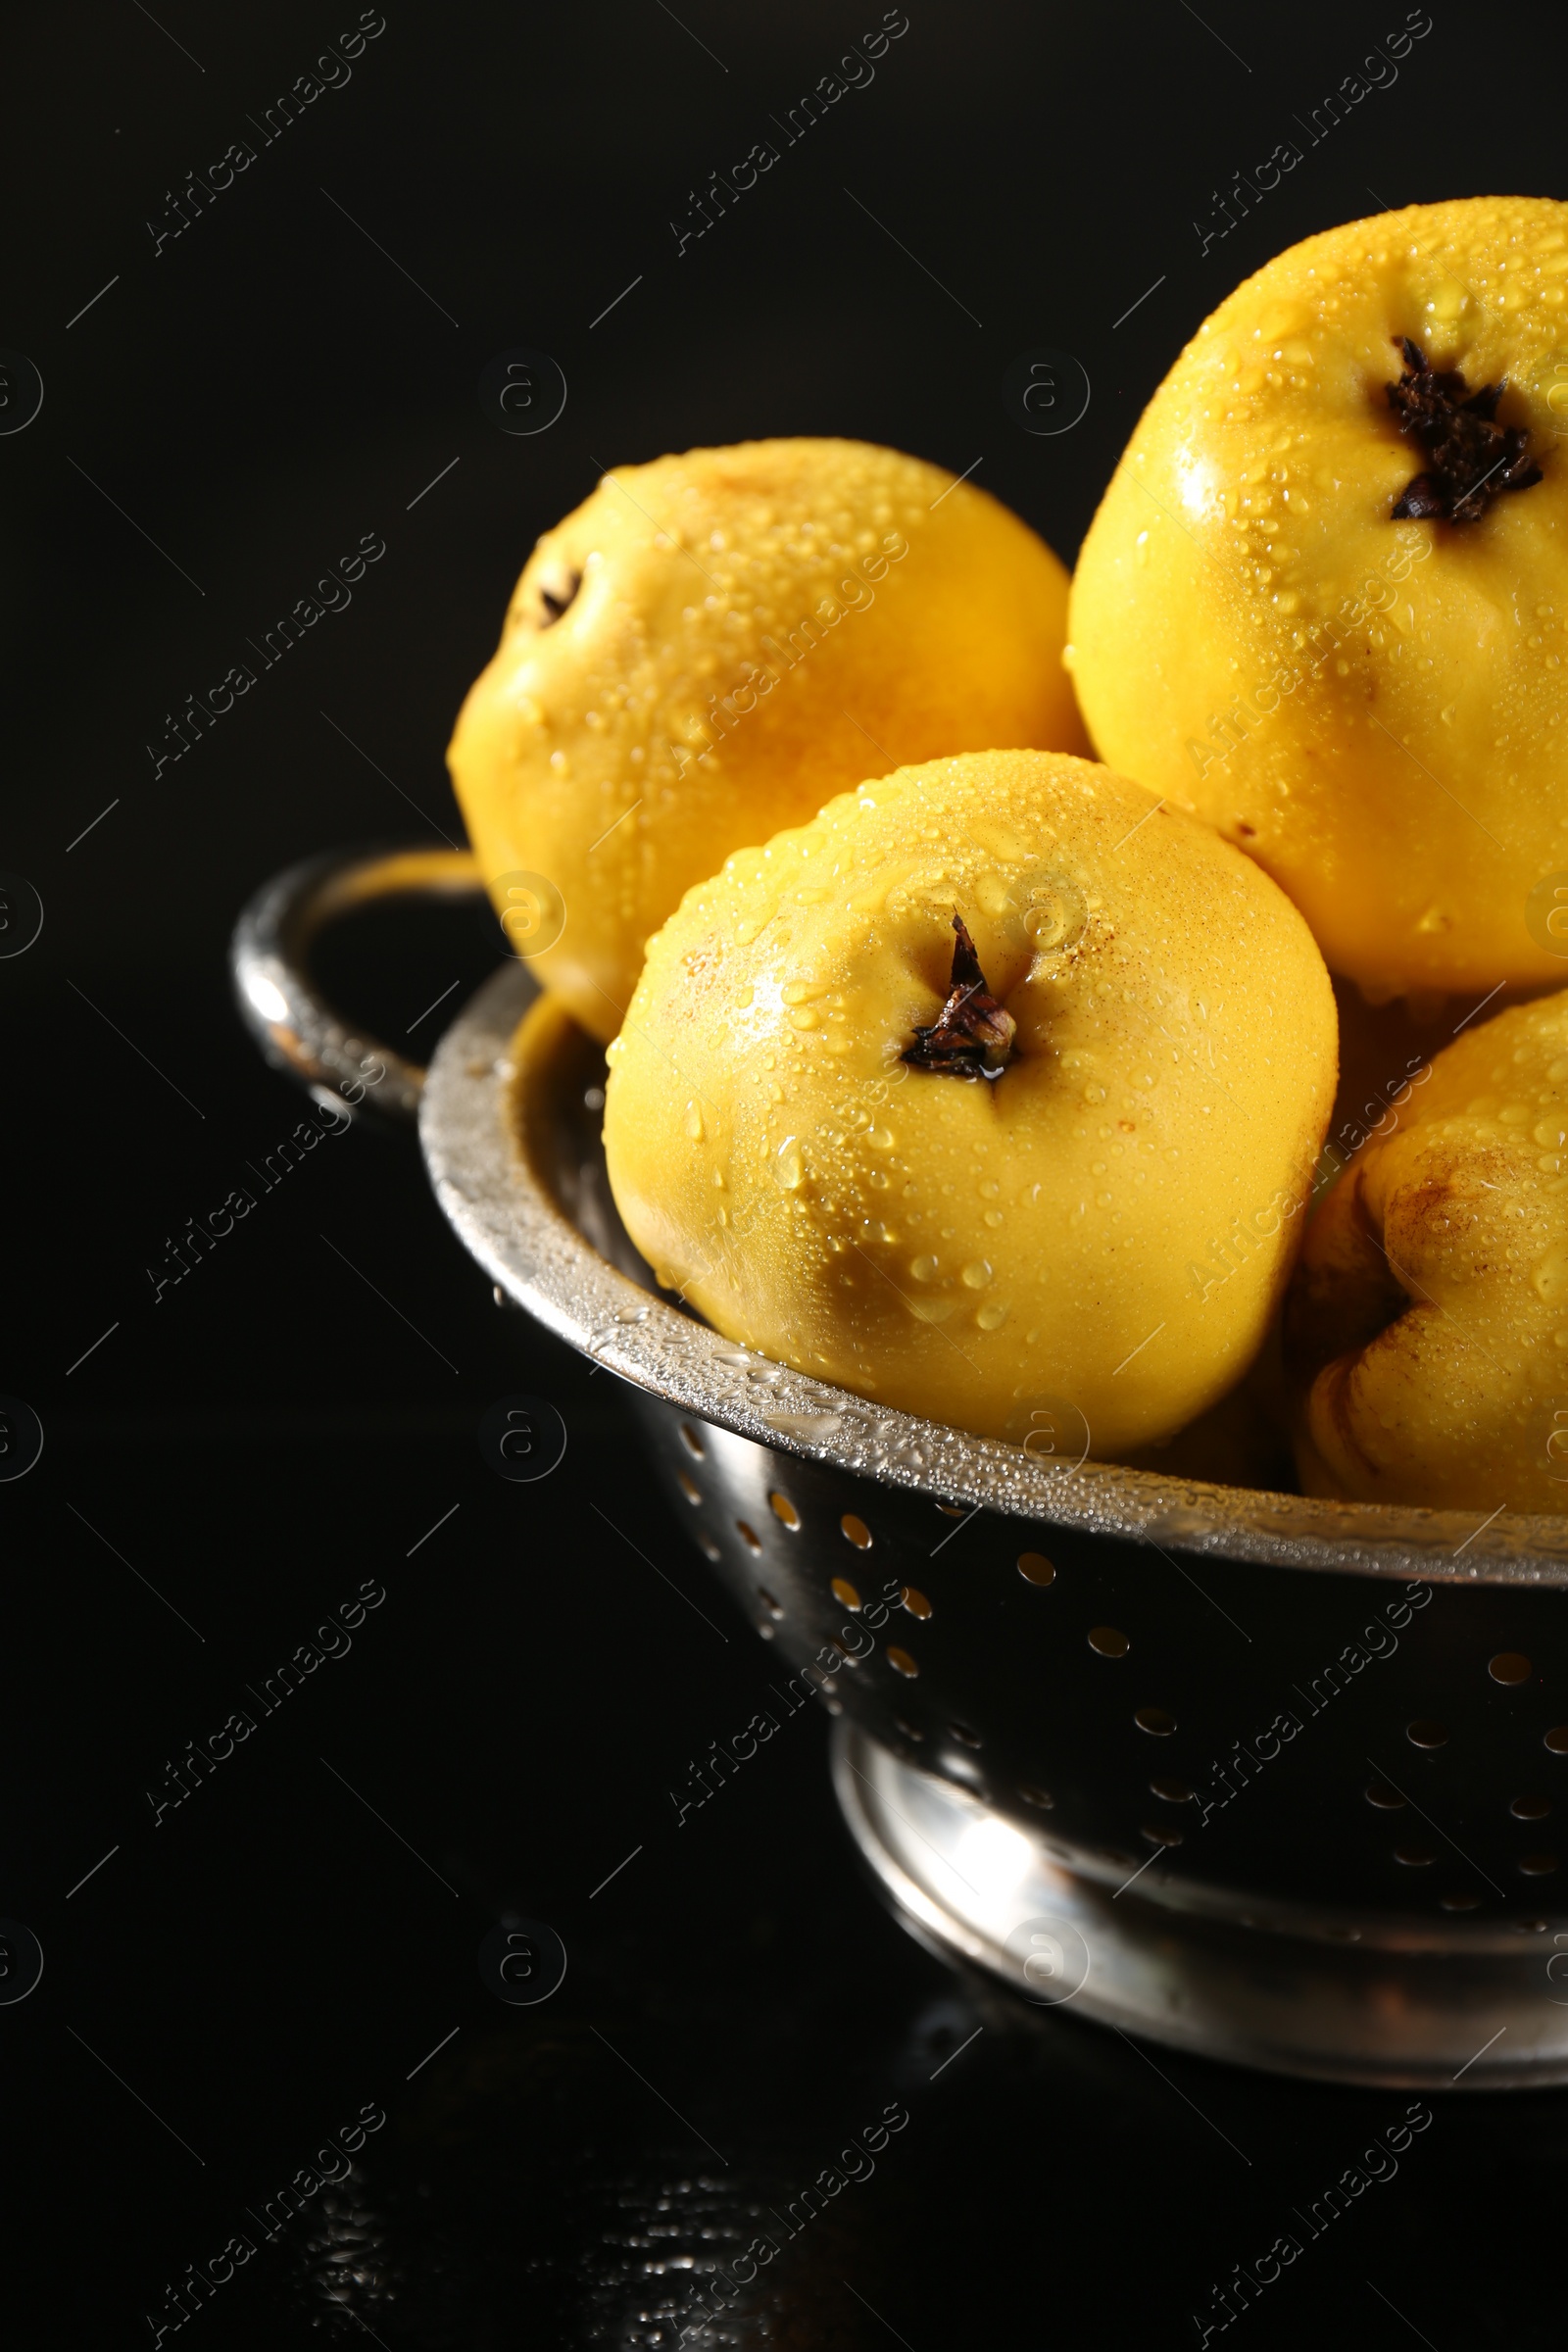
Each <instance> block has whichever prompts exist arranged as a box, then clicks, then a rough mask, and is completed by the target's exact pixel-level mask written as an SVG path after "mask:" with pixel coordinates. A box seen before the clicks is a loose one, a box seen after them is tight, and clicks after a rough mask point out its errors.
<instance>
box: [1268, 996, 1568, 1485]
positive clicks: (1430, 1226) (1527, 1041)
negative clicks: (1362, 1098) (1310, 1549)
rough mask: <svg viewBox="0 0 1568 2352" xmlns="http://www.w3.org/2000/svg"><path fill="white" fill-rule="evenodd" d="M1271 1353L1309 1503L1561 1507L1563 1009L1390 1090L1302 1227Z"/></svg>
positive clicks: (1565, 1436) (1486, 1032) (1552, 1005)
mask: <svg viewBox="0 0 1568 2352" xmlns="http://www.w3.org/2000/svg"><path fill="white" fill-rule="evenodd" d="M1286 1349H1287V1361H1288V1364H1289V1366H1290V1368H1291V1370H1292V1372H1293V1374H1294V1376H1295V1380H1296V1383H1297V1387H1298V1394H1299V1423H1298V1434H1297V1461H1298V1467H1299V1472H1300V1476H1301V1481H1302V1484H1303V1486H1304V1487H1305V1489H1306V1491H1307V1493H1308V1494H1312V1495H1343V1496H1347V1497H1349V1498H1352V1499H1355V1500H1359V1501H1366V1502H1404V1503H1427V1504H1431V1505H1442V1504H1449V1505H1455V1506H1472V1507H1474V1508H1475V1509H1476V1510H1480V1511H1493V1510H1496V1509H1498V1508H1499V1507H1500V1506H1502V1505H1503V1504H1506V1505H1507V1507H1508V1508H1509V1509H1510V1510H1514V1511H1561V1510H1562V1509H1564V1508H1565V1507H1568V1506H1565V1497H1568V995H1561V996H1555V997H1546V998H1543V999H1539V1000H1538V1001H1537V1002H1536V1003H1535V1004H1532V1005H1516V1006H1514V1007H1513V1008H1512V1009H1511V1010H1509V1011H1507V1012H1502V1013H1499V1014H1498V1015H1497V1017H1496V1018H1495V1020H1492V1021H1488V1022H1487V1023H1486V1024H1485V1025H1484V1026H1483V1027H1481V1028H1479V1029H1475V1030H1472V1031H1471V1032H1469V1033H1468V1034H1467V1035H1464V1036H1461V1037H1460V1038H1459V1039H1458V1040H1457V1041H1456V1042H1455V1043H1454V1044H1452V1045H1450V1046H1448V1047H1446V1049H1445V1051H1444V1052H1443V1053H1441V1054H1438V1056H1437V1058H1436V1059H1435V1060H1434V1061H1433V1062H1432V1063H1431V1064H1430V1065H1428V1066H1427V1067H1425V1068H1424V1069H1422V1070H1421V1071H1419V1072H1418V1073H1417V1074H1416V1075H1415V1076H1414V1077H1413V1078H1411V1079H1409V1080H1408V1081H1407V1082H1406V1083H1405V1084H1404V1085H1402V1086H1401V1087H1400V1088H1398V1089H1397V1090H1396V1093H1395V1099H1394V1103H1393V1118H1392V1119H1391V1121H1390V1123H1389V1124H1387V1125H1386V1127H1385V1128H1384V1130H1383V1131H1382V1132H1380V1134H1379V1135H1378V1136H1377V1137H1375V1138H1374V1140H1373V1141H1372V1142H1370V1143H1368V1144H1367V1145H1366V1146H1365V1147H1364V1148H1363V1150H1362V1151H1361V1152H1360V1154H1359V1156H1358V1157H1357V1158H1355V1159H1353V1160H1352V1161H1351V1162H1350V1165H1349V1166H1348V1169H1347V1170H1346V1172H1345V1173H1344V1175H1343V1176H1342V1177H1341V1178H1340V1180H1339V1182H1338V1183H1337V1184H1336V1185H1335V1187H1334V1189H1333V1191H1332V1192H1330V1193H1329V1194H1328V1196H1327V1197H1326V1199H1325V1200H1324V1201H1323V1204H1322V1207H1321V1208H1320V1209H1319V1211H1318V1213H1317V1215H1316V1217H1315V1218H1314V1219H1313V1221H1312V1223H1311V1225H1310V1227H1309V1228H1308V1231H1307V1237H1306V1244H1305V1248H1304V1250H1303V1252H1302V1256H1301V1262H1300V1265H1299V1268H1298V1270H1297V1275H1296V1280H1295V1283H1294V1285H1293V1287H1292V1291H1291V1296H1290V1299H1289V1303H1288V1307H1287V1314H1286Z"/></svg>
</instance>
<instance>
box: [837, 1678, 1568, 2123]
mask: <svg viewBox="0 0 1568 2352" xmlns="http://www.w3.org/2000/svg"><path fill="white" fill-rule="evenodd" d="M833 1777H834V1785H835V1788H836V1790H837V1793H838V1799H839V1803H840V1805H841V1806H842V1808H843V1811H844V1815H845V1818H846V1820H847V1821H848V1823H849V1826H850V1829H851V1831H852V1832H853V1834H854V1837H855V1839H856V1842H857V1843H858V1846H859V1848H860V1851H861V1853H862V1855H863V1856H864V1858H865V1860H866V1861H867V1863H868V1864H869V1865H870V1867H871V1870H872V1871H873V1873H874V1874H875V1876H876V1878H877V1880H878V1881H879V1883H880V1885H881V1887H882V1889H883V1891H884V1892H885V1893H886V1895H887V1896H888V1897H889V1898H890V1899H891V1901H892V1904H893V1907H894V1909H895V1911H896V1913H897V1914H898V1916H899V1918H900V1919H901V1920H902V1922H903V1924H904V1925H905V1926H906V1927H907V1928H908V1929H909V1931H910V1933H911V1934H913V1935H914V1936H917V1937H918V1938H919V1939H920V1940H921V1941H922V1942H924V1943H926V1944H927V1945H928V1946H930V1947H931V1948H933V1949H935V1950H936V1951H938V1952H939V1953H941V1954H943V1955H945V1956H954V1955H956V1956H958V1957H960V1958H962V1959H964V1960H967V1961H971V1962H973V1963H976V1964H977V1965H978V1966H980V1967H982V1968H985V1969H989V1970H990V1971H991V1972H992V1973H993V1974H994V1975H996V1976H999V1977H1001V1978H1002V1979H1003V1980H1004V1981H1005V1983H1007V1984H1008V1985H1011V1986H1012V1987H1013V1988H1014V1989H1015V1990H1016V1991H1018V1992H1019V1993H1020V1994H1022V1995H1023V1996H1024V1997H1025V1998H1027V1999H1029V2000H1031V2001H1034V2002H1036V2003H1037V2004H1039V2005H1041V2006H1042V2007H1063V2008H1070V2009H1071V2010H1073V2011H1075V2012H1076V2013H1077V2014H1078V2015H1079V2016H1082V2017H1090V2018H1094V2019H1097V2020H1099V2021H1100V2022H1102V2023H1103V2024H1106V2025H1112V2026H1118V2027H1120V2028H1121V2029H1122V2030H1123V2032H1125V2033H1128V2034H1143V2035H1145V2036H1146V2037H1149V2038H1151V2039H1153V2040H1155V2041H1163V2042H1170V2043H1173V2044H1174V2045H1176V2046H1177V2047H1178V2048H1181V2049H1186V2050H1192V2051H1196V2052H1199V2053H1201V2055H1202V2056H1204V2057H1207V2058H1222V2059H1227V2060H1230V2061H1231V2062H1232V2063H1234V2064H1237V2065H1244V2066H1254V2067H1262V2068H1265V2069H1267V2070H1269V2071H1270V2072H1272V2073H1276V2074H1290V2075H1310V2076H1316V2077H1319V2078H1323V2079H1326V2080H1329V2081H1333V2082H1362V2083H1382V2084H1389V2085H1396V2086H1410V2087H1414V2088H1419V2089H1446V2088H1448V2087H1450V2086H1452V2087H1455V2088H1457V2089H1460V2090H1501V2089H1523V2088H1533V2087H1536V2086H1544V2085H1546V2084H1549V2083H1558V2082H1568V1982H1565V1983H1563V1984H1561V1985H1558V1984H1554V1983H1553V1982H1552V1981H1551V1977H1550V1976H1548V1963H1549V1961H1550V1958H1551V1948H1552V1946H1551V1937H1550V1936H1549V1935H1546V1934H1543V1933H1537V1934H1532V1933H1530V1932H1529V1931H1528V1930H1521V1929H1520V1928H1518V1927H1508V1928H1502V1929H1498V1928H1493V1929H1490V1930H1489V1929H1478V1928H1477V1927H1475V1926H1471V1927H1469V1928H1467V1927H1466V1926H1465V1925H1464V1924H1463V1923H1458V1922H1456V1923H1455V1924H1454V1925H1453V1926H1451V1927H1432V1928H1428V1927H1427V1926H1425V1925H1422V1926H1420V1927H1419V1928H1417V1927H1415V1926H1413V1925H1412V1924H1411V1923H1408V1922H1400V1921H1397V1920H1394V1919H1383V1920H1375V1919H1371V1918H1368V1919H1366V1920H1364V1921H1363V1922H1361V1923H1359V1924H1358V1925H1349V1924H1348V1922H1347V1921H1346V1920H1345V1919H1342V1918H1337V1917H1335V1916H1334V1915H1331V1914H1329V1913H1327V1912H1325V1913H1324V1914H1323V1915H1322V1917H1321V1919H1319V1918H1318V1917H1317V1916H1316V1915H1314V1914H1312V1913H1310V1912H1306V1911H1301V1912H1299V1913H1297V1914H1296V1915H1295V1916H1294V1917H1293V1918H1292V1919H1291V1920H1290V1921H1289V1922H1288V1923H1281V1922H1274V1923H1271V1924H1268V1925H1260V1924H1258V1923H1257V1922H1256V1920H1255V1919H1254V1918H1253V1917H1252V1915H1251V1914H1250V1911H1249V1909H1248V1905H1247V1903H1246V1901H1245V1900H1244V1899H1242V1898H1239V1897H1234V1896H1229V1895H1226V1894H1225V1893H1223V1892H1222V1891H1220V1890H1217V1889H1214V1888H1204V1887H1196V1886H1193V1885H1185V1886H1184V1885H1182V1884H1181V1883H1180V1882H1177V1881H1175V1879H1174V1876H1173V1875H1167V1877H1166V1880H1165V1883H1164V1884H1163V1885H1162V1886H1160V1887H1159V1888H1158V1890H1157V1891H1155V1892H1151V1891H1150V1890H1149V1889H1148V1888H1147V1887H1146V1886H1145V1885H1144V1884H1143V1883H1142V1882H1140V1881H1134V1882H1133V1883H1131V1884H1127V1883H1125V1882H1124V1883H1122V1884H1120V1885H1118V1883H1117V1877H1116V1875H1112V1876H1109V1877H1106V1876H1104V1875H1103V1866H1101V1869H1100V1870H1098V1871H1097V1867H1096V1865H1095V1863H1094V1860H1093V1858H1092V1857H1089V1856H1085V1857H1084V1861H1085V1864H1086V1866H1087V1867H1086V1868H1084V1869H1081V1870H1080V1869H1077V1868H1074V1867H1071V1866H1069V1865H1067V1864H1064V1863H1063V1862H1062V1861H1060V1860H1059V1859H1057V1858H1056V1857H1055V1856H1054V1855H1053V1854H1052V1853H1051V1852H1050V1851H1048V1849H1047V1846H1046V1844H1045V1843H1044V1841H1043V1840H1042V1839H1041V1838H1035V1837H1031V1836H1029V1835H1028V1834H1027V1833H1026V1832H1025V1831H1024V1830H1022V1829H1020V1828H1019V1826H1018V1825H1017V1823H1016V1822H1014V1821H1011V1820H1008V1819H1005V1818H1004V1817H1003V1815H1001V1814H1000V1813H997V1812H994V1811H992V1810H991V1809H990V1808H989V1807H988V1806H986V1805H985V1804H983V1803H982V1802H981V1801H980V1800H979V1799H978V1798H976V1797H973V1796H971V1795H969V1794H968V1793H967V1792H965V1791H964V1790H962V1789H957V1788H956V1787H955V1786H954V1785H953V1784H952V1783H950V1782H947V1781H943V1780H939V1779H937V1778H936V1777H935V1776H934V1775H932V1774H930V1773H925V1772H921V1771H918V1770H917V1769H916V1768H915V1767H914V1766H912V1765H909V1764H906V1763H904V1762H902V1761H901V1760H900V1759H899V1758H898V1757H897V1756H896V1755H894V1754H893V1752H892V1751H891V1749H889V1748H886V1747H884V1746H883V1745H882V1744H881V1743H880V1741H878V1740H873V1739H872V1738H870V1737H869V1736H868V1735H867V1734H866V1733H865V1732H864V1731H862V1730H861V1729H859V1727H858V1726H857V1725H855V1724H854V1723H852V1722H851V1721H850V1720H849V1719H848V1718H845V1719H842V1720H841V1721H840V1722H839V1723H838V1724H837V1725H835V1727H834V1745H833ZM1554 1973H1560V1974H1562V1975H1564V1976H1565V1977H1568V1967H1565V1968H1564V1969H1563V1970H1562V1971H1560V1972H1554Z"/></svg>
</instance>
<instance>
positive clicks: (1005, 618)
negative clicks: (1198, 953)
mask: <svg viewBox="0 0 1568 2352" xmlns="http://www.w3.org/2000/svg"><path fill="white" fill-rule="evenodd" d="M1066 601H1067V576H1066V573H1065V571H1064V570H1063V568H1062V566H1061V564H1059V563H1058V562H1057V560H1056V558H1055V557H1054V555H1053V554H1052V552H1051V550H1050V549H1049V548H1048V547H1047V546H1046V545H1045V544H1044V542H1043V541H1042V540H1040V539H1038V538H1037V537H1036V536H1035V534H1034V532H1033V531H1031V530H1030V529H1029V528H1028V527H1027V525H1025V524H1024V523H1022V522H1020V521H1019V519H1018V517H1017V516H1016V515H1012V514H1010V513H1009V512H1008V510H1007V509H1006V508H1005V507H1003V506H1000V505H999V504H998V502H997V501H996V500H995V499H993V498H990V497H988V496H987V495H986V493H985V492H984V491H983V490H979V489H976V488H975V487H974V485H973V484H972V483H968V482H956V481H955V479H954V476H953V475H952V474H951V473H949V472H947V471H946V470H945V469H944V468H942V467H941V466H928V465H925V464H923V463H922V462H921V461H920V460H919V459H917V458H908V457H904V456H901V455H900V453H899V452H898V451H896V450H891V449H876V448H871V447H868V446H867V445H866V444H865V443H863V442H858V441H839V440H788V441H754V442H746V443H743V444H741V445H740V446H738V447H736V448H729V449H697V450H692V451H690V452H688V454H687V455H686V456H685V457H668V458H661V459H659V460H657V461H656V462H655V463H654V464H653V465H648V466H626V467H623V468H622V469H620V470H618V471H617V472H615V473H607V474H604V475H603V476H602V477H601V479H600V482H599V485H598V487H597V489H595V491H594V492H593V494H592V496H591V497H589V498H588V499H586V500H585V501H584V503H583V505H582V506H580V507H579V508H578V509H577V511H576V513H575V514H573V515H567V517H566V519H565V521H564V522H563V523H561V524H560V525H559V526H558V527H557V528H556V529H555V530H553V531H547V532H546V533H545V535H544V537H543V538H542V539H541V540H540V541H539V544H538V546H537V547H536V548H535V549H534V552H533V554H532V555H531V556H530V558H529V559H528V563H527V565H526V567H525V568H524V571H523V574H522V577H521V579H520V580H519V581H518V582H517V586H516V589H515V593H514V595H513V599H512V604H511V607H510V609H509V611H508V613H507V619H506V626H505V629H504V632H503V634H502V639H501V645H500V649H499V651H498V652H497V654H496V656H495V659H494V660H493V661H492V662H491V663H490V665H489V667H488V668H487V669H486V670H485V671H484V672H483V674H482V675H481V676H480V678H479V679H478V680H477V682H476V684H475V685H474V687H473V688H472V691H471V692H470V693H469V695H468V698H467V700H466V703H465V704H464V706H463V711H462V712H461V714H460V716H459V719H458V724H457V731H456V733H455V734H454V736H453V739H452V744H451V747H450V749H449V752H448V755H447V757H448V760H449V761H450V764H451V769H452V779H453V783H454V785H455V786H456V788H457V794H458V799H459V801H460V803H461V805H462V808H463V812H464V816H465V818H466V822H467V826H468V833H469V838H470V839H471V841H472V843H473V847H474V850H475V852H476V854H477V857H478V859H479V863H480V867H481V871H482V872H483V874H484V876H485V878H486V881H487V883H488V885H489V887H490V889H491V892H492V896H493V898H494V900H495V903H496V907H497V910H498V912H499V913H500V914H501V917H502V920H503V923H504V925H506V926H507V927H508V928H509V931H510V932H511V934H512V936H513V939H514V944H515V947H516V949H517V951H518V952H519V953H520V954H522V955H524V956H530V957H531V958H532V959H533V963H534V969H535V970H536V971H537V973H538V975H539V977H540V979H541V980H542V981H543V982H544V983H545V985H546V986H547V987H549V988H551V989H554V990H556V991H557V992H558V993H559V994H560V995H561V996H562V997H563V998H564V1001H565V1003H566V1004H567V1005H569V1007H570V1009H571V1011H572V1012H573V1013H574V1014H575V1016H576V1018H577V1019H578V1020H579V1021H580V1022H581V1023H582V1024H583V1026H584V1027H585V1028H586V1029H589V1030H591V1031H592V1032H593V1034H594V1035H595V1036H596V1037H600V1038H610V1037H613V1035H614V1033H615V1031H616V1030H617V1029H618V1028H619V1026H620V1023H621V1018H622V1015H623V1014H624V1011H625V1008H626V1006H627V1005H628V1004H629V1003H630V1000H631V992H632V989H633V988H634V987H635V985H636V981H637V975H638V972H639V971H640V970H641V968H642V960H643V952H644V947H645V944H646V942H647V939H648V936H649V934H650V932H652V931H654V930H656V929H657V928H658V926H659V925H660V924H661V923H662V921H663V920H664V918H665V916H666V915H668V914H670V913H672V912H673V910H674V908H675V907H676V906H677V905H678V904H679V902H680V899H681V896H682V894H683V892H685V891H686V890H688V889H689V888H690V887H691V885H692V884H693V883H694V882H699V881H701V880H702V879H703V878H704V877H705V876H706V875H709V874H711V873H712V872H713V871H714V870H715V868H716V867H717V866H718V865H719V864H720V863H721V862H722V860H723V859H724V858H726V857H727V856H728V854H729V852H730V851H731V850H735V849H739V848H740V847H741V846H742V845H743V844H744V843H746V842H753V841H765V840H766V839H767V837H768V836H769V834H771V833H775V832H776V831H777V830H778V829H779V827H780V826H781V825H786V824H794V823H798V822H800V821H801V820H802V819H804V818H806V817H808V816H809V815H810V814H811V813H812V812H813V811H814V810H815V809H819V808H820V807H821V805H822V803H823V802H824V801H825V800H827V799H828V798H830V796H831V795H832V794H834V793H835V792H841V791H843V790H844V789H845V788H846V787H847V786H849V785H851V784H853V783H855V782H856V781H858V778H859V777H861V776H863V775H864V774H865V773H866V771H867V768H868V767H869V766H871V765H873V764H875V765H878V766H886V767H895V766H897V765H898V764H899V763H900V762H901V761H905V760H926V759H931V758H934V757H935V756H937V755H938V754H941V753H945V752H961V751H970V750H978V749H982V748H984V747H985V746H986V745H988V744H994V743H1024V744H1043V745H1048V746H1052V747H1058V746H1059V747H1062V748H1065V749H1067V750H1080V749H1087V746H1088V739H1087V737H1086V736H1085V735H1084V732H1083V727H1082V722H1081V721H1080V719H1079V717H1078V714H1077V709H1076V706H1075V704H1074V701H1073V696H1072V688H1071V685H1070V682H1069V681H1068V679H1067V678H1066V676H1065V674H1064V673H1063V670H1062V667H1061V649H1062V643H1063V639H1064V637H1065V634H1066V627H1065V623H1066ZM509 893H511V894H512V895H511V896H509Z"/></svg>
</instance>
